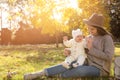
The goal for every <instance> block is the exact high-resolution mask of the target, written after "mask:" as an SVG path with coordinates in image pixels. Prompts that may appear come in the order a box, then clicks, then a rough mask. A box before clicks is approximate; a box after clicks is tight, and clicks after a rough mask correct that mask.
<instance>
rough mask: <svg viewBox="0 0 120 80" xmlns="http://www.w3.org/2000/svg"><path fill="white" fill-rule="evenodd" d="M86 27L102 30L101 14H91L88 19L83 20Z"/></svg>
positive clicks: (102, 20)
mask: <svg viewBox="0 0 120 80" xmlns="http://www.w3.org/2000/svg"><path fill="white" fill-rule="evenodd" d="M83 22H84V23H85V24H87V25H91V26H96V27H100V28H103V24H104V17H103V15H102V14H97V13H93V14H92V15H91V16H90V17H89V18H88V19H83Z"/></svg>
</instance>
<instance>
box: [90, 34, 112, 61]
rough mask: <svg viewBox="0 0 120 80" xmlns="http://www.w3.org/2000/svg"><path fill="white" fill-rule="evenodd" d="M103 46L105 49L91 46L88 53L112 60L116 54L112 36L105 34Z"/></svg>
mask: <svg viewBox="0 0 120 80" xmlns="http://www.w3.org/2000/svg"><path fill="white" fill-rule="evenodd" d="M103 48H104V51H101V50H99V49H96V48H94V47H91V48H90V49H89V52H88V54H90V55H92V56H95V57H97V58H101V59H104V60H110V59H111V58H112V56H113V54H114V44H113V40H112V38H111V37H110V36H105V42H104V47H103Z"/></svg>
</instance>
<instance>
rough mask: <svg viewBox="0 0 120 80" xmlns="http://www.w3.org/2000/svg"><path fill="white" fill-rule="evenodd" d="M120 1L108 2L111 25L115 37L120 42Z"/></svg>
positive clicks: (112, 0)
mask: <svg viewBox="0 0 120 80" xmlns="http://www.w3.org/2000/svg"><path fill="white" fill-rule="evenodd" d="M119 5H120V1H119V0H111V2H110V3H109V4H108V8H109V15H110V16H111V21H110V27H111V33H112V34H113V36H114V37H115V39H116V41H117V42H120V32H119V31H120V27H119V25H120V15H119V14H120V6H119Z"/></svg>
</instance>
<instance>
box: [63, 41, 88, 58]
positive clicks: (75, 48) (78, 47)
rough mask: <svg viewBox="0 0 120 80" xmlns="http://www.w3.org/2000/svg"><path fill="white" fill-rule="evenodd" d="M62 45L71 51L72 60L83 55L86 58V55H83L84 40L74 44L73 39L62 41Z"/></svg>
mask: <svg viewBox="0 0 120 80" xmlns="http://www.w3.org/2000/svg"><path fill="white" fill-rule="evenodd" d="M63 44H64V45H65V46H66V47H68V48H69V50H70V51H71V54H70V55H71V56H73V57H74V58H77V57H78V56H79V55H84V56H85V58H86V54H85V50H84V48H85V46H86V43H85V40H84V39H83V40H82V41H81V42H76V41H75V40H74V39H71V40H67V41H63Z"/></svg>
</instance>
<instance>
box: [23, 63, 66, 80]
mask: <svg viewBox="0 0 120 80" xmlns="http://www.w3.org/2000/svg"><path fill="white" fill-rule="evenodd" d="M67 70H68V69H66V68H64V67H63V66H62V65H56V66H52V67H50V68H46V69H45V70H42V71H38V72H33V73H27V74H25V75H24V80H32V79H35V78H38V77H42V76H54V75H57V74H59V73H62V72H64V71H67Z"/></svg>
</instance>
